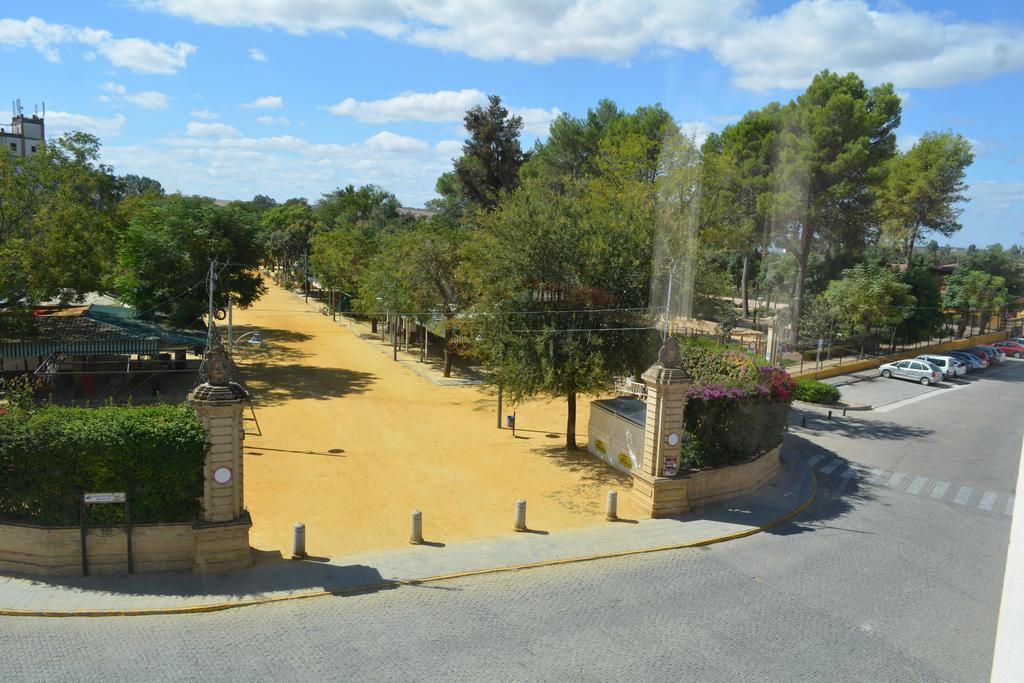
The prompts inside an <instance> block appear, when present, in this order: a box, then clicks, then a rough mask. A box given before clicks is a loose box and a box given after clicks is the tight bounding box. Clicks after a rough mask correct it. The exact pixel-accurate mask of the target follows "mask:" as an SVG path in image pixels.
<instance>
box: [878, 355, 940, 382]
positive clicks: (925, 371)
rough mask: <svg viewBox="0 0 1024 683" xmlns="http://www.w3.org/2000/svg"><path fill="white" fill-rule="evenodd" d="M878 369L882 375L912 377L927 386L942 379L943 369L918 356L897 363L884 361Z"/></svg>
mask: <svg viewBox="0 0 1024 683" xmlns="http://www.w3.org/2000/svg"><path fill="white" fill-rule="evenodd" d="M878 371H879V373H881V375H882V377H900V378H902V379H912V380H914V381H915V382H920V383H921V384H923V385H925V386H928V385H929V384H933V383H935V382H940V381H942V370H940V369H939V368H938V367H936V366H935V365H933V364H932V363H929V362H928V361H926V360H920V359H918V358H911V359H908V360H901V361H896V362H895V363H882V364H881V365H879V366H878Z"/></svg>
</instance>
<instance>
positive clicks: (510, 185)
mask: <svg viewBox="0 0 1024 683" xmlns="http://www.w3.org/2000/svg"><path fill="white" fill-rule="evenodd" d="M487 99H488V104H487V107H483V106H480V105H477V106H475V107H473V108H472V109H470V110H469V111H468V112H466V117H465V125H466V130H467V131H469V139H468V140H466V142H465V144H463V145H462V156H461V157H460V158H459V159H457V160H456V161H455V177H456V178H457V179H458V183H457V184H454V185H453V186H452V187H454V188H458V189H459V190H460V191H462V192H464V193H465V197H466V200H467V201H468V202H470V203H471V204H475V205H477V206H480V207H483V208H485V209H493V208H494V206H495V205H497V203H498V199H499V198H500V196H501V193H502V192H508V191H509V190H512V189H515V187H516V186H517V185H518V184H519V167H520V166H522V165H523V162H524V161H525V160H526V158H527V155H525V154H523V150H522V148H521V147H520V145H519V133H520V132H521V131H522V129H523V119H522V117H519V116H509V113H508V110H507V109H505V107H503V106H501V98H500V97H498V96H497V95H489V96H488V98H487Z"/></svg>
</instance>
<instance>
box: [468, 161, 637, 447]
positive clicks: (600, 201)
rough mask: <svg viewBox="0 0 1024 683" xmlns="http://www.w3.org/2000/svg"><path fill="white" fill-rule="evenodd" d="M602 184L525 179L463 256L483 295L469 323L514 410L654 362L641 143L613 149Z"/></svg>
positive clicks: (570, 421)
mask: <svg viewBox="0 0 1024 683" xmlns="http://www.w3.org/2000/svg"><path fill="white" fill-rule="evenodd" d="M608 151H609V155H608V156H607V157H606V158H605V159H604V160H603V161H602V163H601V165H600V167H599V169H598V175H597V177H596V178H584V179H580V180H576V181H570V182H568V183H566V184H565V185H564V186H563V187H561V188H558V187H555V186H554V185H552V184H550V183H546V182H544V181H543V180H542V179H539V178H527V179H525V180H524V183H523V185H522V186H521V187H520V188H519V189H518V190H517V191H515V192H514V193H512V194H511V195H509V196H508V197H506V198H505V199H504V200H503V201H502V202H501V203H500V204H499V206H498V208H497V209H496V210H495V211H494V212H493V213H492V214H490V215H489V216H487V217H486V218H485V221H484V225H483V227H482V229H481V230H480V232H479V233H477V234H476V235H475V236H474V239H473V241H472V242H470V243H469V244H468V245H467V250H466V261H467V263H466V272H467V277H468V279H469V281H470V283H471V285H472V286H473V290H474V292H475V294H476V296H477V297H478V299H477V301H476V304H475V305H474V306H473V308H472V311H471V314H470V315H469V316H468V317H467V318H466V324H467V326H468V328H469V334H470V336H471V337H472V338H474V339H477V340H478V341H477V343H476V345H475V348H476V350H477V352H478V353H479V354H480V356H481V357H482V358H483V359H484V362H485V363H486V365H487V367H488V368H489V369H490V371H491V373H492V381H493V382H495V383H496V384H498V385H499V386H501V387H503V389H504V391H505V393H506V396H507V397H508V398H509V399H510V400H511V401H513V402H517V401H521V400H524V399H527V398H529V397H532V396H536V395H547V396H552V397H563V398H565V399H566V401H567V405H568V413H567V418H566V442H565V443H566V448H567V449H569V450H572V449H575V448H576V399H577V396H578V395H579V394H592V393H595V392H598V391H600V390H602V389H605V388H607V387H608V386H609V383H610V382H611V379H612V377H613V375H615V374H617V373H627V372H631V371H635V370H636V369H638V368H639V367H642V366H643V365H644V364H645V363H646V362H647V361H649V360H650V357H651V354H652V353H653V350H654V349H653V348H652V346H651V345H650V344H649V343H648V342H649V340H650V335H651V332H652V331H651V330H650V329H647V328H649V323H648V322H647V317H646V316H640V315H638V312H639V311H637V309H638V308H640V307H645V306H646V304H647V293H648V287H649V281H650V249H651V239H652V229H653V214H652V212H653V206H654V202H653V196H654V187H653V184H652V183H650V182H649V181H648V180H646V179H645V178H642V175H643V174H642V173H641V172H640V169H642V168H643V165H644V163H645V161H644V156H643V153H642V152H643V147H642V146H637V145H626V146H624V147H619V148H618V149H617V150H613V149H610V148H609V150H608Z"/></svg>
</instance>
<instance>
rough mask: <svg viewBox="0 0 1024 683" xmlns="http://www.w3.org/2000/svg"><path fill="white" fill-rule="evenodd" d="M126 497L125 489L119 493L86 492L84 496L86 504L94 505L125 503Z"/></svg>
mask: <svg viewBox="0 0 1024 683" xmlns="http://www.w3.org/2000/svg"><path fill="white" fill-rule="evenodd" d="M124 499H125V496H124V491H119V492H117V493H86V494H85V497H84V500H85V504H86V505H93V504H96V503H123V502H124Z"/></svg>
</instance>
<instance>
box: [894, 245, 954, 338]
mask: <svg viewBox="0 0 1024 683" xmlns="http://www.w3.org/2000/svg"><path fill="white" fill-rule="evenodd" d="M903 281H904V282H906V283H907V284H908V285H910V293H911V294H913V295H914V299H915V300H916V301H917V305H916V306H915V307H914V310H913V312H912V313H911V314H910V315H909V316H908V317H907V319H906V320H904V321H903V322H902V323H901V324H900V330H901V331H902V332H903V336H904V337H905V338H906V340H907V341H910V342H916V341H923V340H927V339H931V338H933V337H934V336H935V335H936V334H938V333H939V331H940V330H941V329H942V323H943V322H944V321H945V316H943V314H942V293H941V291H940V287H941V282H940V281H939V274H938V273H937V272H936V271H935V269H934V268H932V267H930V266H929V265H927V262H926V260H925V259H920V260H919V259H916V258H915V259H914V266H913V267H911V268H910V269H909V270H907V271H905V272H904V273H903Z"/></svg>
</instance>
